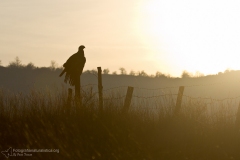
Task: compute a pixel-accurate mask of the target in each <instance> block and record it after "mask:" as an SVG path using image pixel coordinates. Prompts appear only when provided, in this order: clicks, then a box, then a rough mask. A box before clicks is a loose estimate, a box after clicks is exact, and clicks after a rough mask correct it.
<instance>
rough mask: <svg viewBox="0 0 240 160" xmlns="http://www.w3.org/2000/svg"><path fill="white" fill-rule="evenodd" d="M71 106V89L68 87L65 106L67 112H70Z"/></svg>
mask: <svg viewBox="0 0 240 160" xmlns="http://www.w3.org/2000/svg"><path fill="white" fill-rule="evenodd" d="M71 107H72V89H71V88H68V98H67V108H65V110H66V113H67V114H70V110H71Z"/></svg>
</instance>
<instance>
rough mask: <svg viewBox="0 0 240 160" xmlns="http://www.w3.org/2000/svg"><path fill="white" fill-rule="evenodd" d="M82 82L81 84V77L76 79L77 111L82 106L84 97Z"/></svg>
mask: <svg viewBox="0 0 240 160" xmlns="http://www.w3.org/2000/svg"><path fill="white" fill-rule="evenodd" d="M80 88H81V82H80V76H77V77H76V84H75V101H76V107H77V111H78V109H79V107H80V106H82V99H81V98H82V97H81V91H80Z"/></svg>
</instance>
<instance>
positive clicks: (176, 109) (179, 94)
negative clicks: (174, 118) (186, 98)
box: [174, 86, 184, 115]
mask: <svg viewBox="0 0 240 160" xmlns="http://www.w3.org/2000/svg"><path fill="white" fill-rule="evenodd" d="M183 91H184V86H180V87H179V90H178V96H177V102H176V107H175V110H174V114H175V115H177V114H178V113H179V111H180V109H181V105H182V96H183Z"/></svg>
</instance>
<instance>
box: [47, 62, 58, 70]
mask: <svg viewBox="0 0 240 160" xmlns="http://www.w3.org/2000/svg"><path fill="white" fill-rule="evenodd" d="M57 67H58V64H57V63H56V62H55V61H53V60H52V61H51V63H50V67H49V68H50V69H51V70H56V69H57Z"/></svg>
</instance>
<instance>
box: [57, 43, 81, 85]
mask: <svg viewBox="0 0 240 160" xmlns="http://www.w3.org/2000/svg"><path fill="white" fill-rule="evenodd" d="M84 48H85V46H83V45H81V46H79V47H78V52H77V53H75V54H73V55H72V56H71V57H69V58H68V60H67V61H66V63H64V64H63V67H64V70H63V71H62V73H61V74H60V75H59V76H60V77H61V76H62V75H63V74H64V73H65V72H66V75H65V79H64V82H65V83H68V82H69V84H70V85H71V86H75V84H76V80H77V79H78V76H80V75H81V74H82V71H83V68H84V65H85V63H86V58H85V56H84V51H83V49H84Z"/></svg>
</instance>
